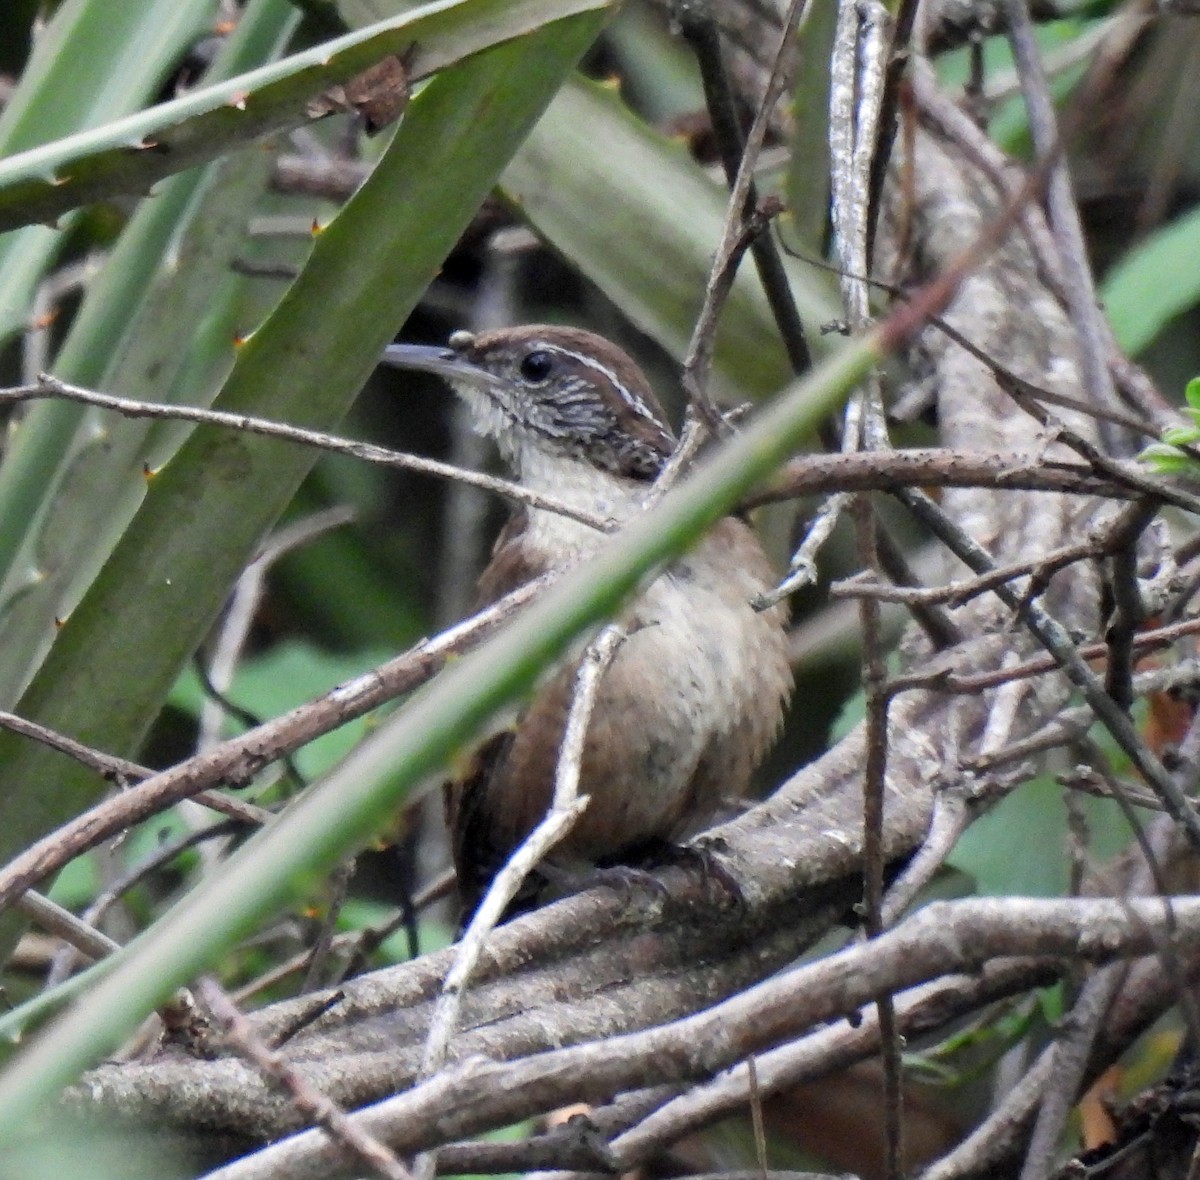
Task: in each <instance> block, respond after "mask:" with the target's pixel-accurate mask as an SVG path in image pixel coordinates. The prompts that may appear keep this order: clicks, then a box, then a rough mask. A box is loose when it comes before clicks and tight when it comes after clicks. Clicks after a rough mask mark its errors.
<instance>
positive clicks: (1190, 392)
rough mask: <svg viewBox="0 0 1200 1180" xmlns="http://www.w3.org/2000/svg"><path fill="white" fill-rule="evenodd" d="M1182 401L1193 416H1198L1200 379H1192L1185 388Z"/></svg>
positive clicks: (1199, 410) (1199, 409)
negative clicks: (1184, 401)
mask: <svg viewBox="0 0 1200 1180" xmlns="http://www.w3.org/2000/svg"><path fill="white" fill-rule="evenodd" d="M1183 396H1184V399H1185V400H1186V401H1187V404H1188V406H1189V407H1190V408H1191V411H1192V413H1193V414H1200V377H1193V378H1192V379H1191V380H1190V381H1189V382H1188V383H1187V385H1186V386H1185V388H1184V391H1183Z"/></svg>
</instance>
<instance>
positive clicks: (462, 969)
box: [421, 625, 625, 1077]
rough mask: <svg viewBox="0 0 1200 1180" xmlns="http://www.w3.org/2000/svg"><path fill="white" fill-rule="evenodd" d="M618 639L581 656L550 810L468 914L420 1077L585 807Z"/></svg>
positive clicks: (432, 1064)
mask: <svg viewBox="0 0 1200 1180" xmlns="http://www.w3.org/2000/svg"><path fill="white" fill-rule="evenodd" d="M624 638H625V633H624V632H623V631H622V630H621V629H620V628H619V627H617V626H615V625H610V626H608V627H605V628H604V630H603V631H601V632H600V634H599V635H598V636H597V637H596V638H595V639H594V640H592V642H591V643H590V644H589V645H588V647H587V650H586V651H585V652H584V656H583V659H582V661H581V662H580V665H579V670H578V672H577V673H576V676H575V688H574V693H573V696H572V699H571V708H570V711H569V713H568V714H567V723H566V728H565V729H564V731H563V739H562V745H561V746H560V748H559V755H558V766H557V769H556V771H555V776H554V795H553V798H552V799H551V802H550V808H549V810H548V811H547V812H546V814H545V816H544V817H543V818H542V819H541V820H540V821H539V823H538V825H537V827H535V828H534V829H533V831H532V832H530V833H529V835H528V836H526V837H525V839H524V841H523V842H522V843H521V845H520V847H518V848H517V850H516V851H515V852H514V853H513V854H512V856H510V857H509V858H508V862H507V863H506V864H505V865H504V867H503V868H502V869H501V870H500V872H499V873H497V874H496V876H495V878H493V880H492V883H491V884H490V885H489V886H488V891H487V893H486V894H485V895H484V898H483V901H482V902H481V903H480V904H479V907H478V908H477V909H476V911H475V913H474V914H473V915H472V916H471V921H470V923H469V925H468V926H467V929H466V932H465V933H464V934H463V936H462V940H461V941H460V943H459V946H458V951H457V954H456V956H455V960H454V965H453V967H451V968H450V970H449V972H448V973H447V974H446V981H445V983H444V984H443V985H442V994H441V996H440V997H439V999H438V1003H437V1007H436V1008H435V1010H434V1015H433V1019H432V1020H431V1022H430V1026H429V1035H428V1037H427V1039H426V1041H425V1052H424V1055H423V1058H422V1062H421V1075H422V1076H423V1077H430V1076H432V1075H433V1074H435V1073H436V1072H437V1071H438V1070H439V1069H441V1068H442V1066H443V1064H444V1063H445V1060H446V1052H447V1050H448V1048H449V1046H450V1038H451V1037H452V1036H453V1035H454V1030H455V1028H456V1027H457V1026H458V1018H459V1012H460V1010H461V1008H462V1002H463V1000H464V998H465V997H466V990H467V986H468V984H469V983H470V980H471V976H472V975H473V974H474V972H475V968H476V966H477V965H478V963H479V957H480V955H481V954H482V953H483V948H484V943H485V942H486V941H487V937H488V935H489V934H490V933H491V932H492V931H493V930H494V929H495V928H496V925H497V923H498V922H499V921H500V920H501V918H502V917H503V915H504V912H505V910H507V909H508V906H509V904H510V903H511V902H512V900H513V898H515V897H516V896H517V893H518V892H519V891H520V888H521V886H522V884H523V883H524V882H525V879H526V878H527V877H528V876H529V874H530V873H531V872H532V871H533V870H534V869H535V868H536V867H537V865H538V864H539V863H541V861H543V860H544V859H545V858H546V856H547V854H548V853H549V852H550V851H551V850H552V849H553V848H554V846H555V845H556V844H557V843H558V842H559V841H560V840H562V839H563V837H564V836H566V835H567V833H568V832H570V830H571V828H572V827H574V825H575V823H576V821H577V820H578V819H579V817H580V816H581V815H582V814H583V812H584V809H585V808H586V807H587V804H588V796H586V795H584V796H582V797H581V796H580V795H579V775H580V769H581V765H582V761H583V745H584V739H585V738H586V736H587V727H588V723H589V721H590V720H591V715H592V708H593V706H594V705H595V703H596V693H597V691H598V690H599V687H600V681H601V679H602V677H603V676H604V672H605V670H606V669H607V668H608V666H609V664H610V663H611V662H612V660H613V657H614V656H615V655H616V652H617V648H618V647H619V646H620V644H621V643H622V641H623V640H624Z"/></svg>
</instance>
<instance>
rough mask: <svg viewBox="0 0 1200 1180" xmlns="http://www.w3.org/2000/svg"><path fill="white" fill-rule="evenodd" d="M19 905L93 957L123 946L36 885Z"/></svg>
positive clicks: (33, 917) (42, 923) (22, 898)
mask: <svg viewBox="0 0 1200 1180" xmlns="http://www.w3.org/2000/svg"><path fill="white" fill-rule="evenodd" d="M17 908H18V909H19V910H20V911H21V912H22V913H23V914H24V915H25V916H26V917H27V918H31V919H33V921H34V922H36V923H37V924H38V925H39V926H41V927H42V929H43V930H48V931H49V932H50V933H51V934H57V935H58V937H59V938H61V939H63V941H64V942H66V943H68V944H69V945H70V946H73V947H74V948H75V949H76V950H77V951H79V952H80V953H81V954H84V955H86V956H87V957H88V958H89V959H92V960H93V961H95V960H97V959H104V958H107V957H108V956H109V955H111V954H112V953H113V952H114V951H119V950H120V949H121V944H120V943H119V942H115V941H114V940H113V939H111V938H109V937H108V935H107V934H103V933H101V931H99V930H97V929H96V928H95V926H92V925H90V924H89V923H87V922H84V921H82V920H81V919H79V918H77V917H76V916H75V915H74V914H73V913H71V911H70V910H66V909H63V907H62V906H60V905H59V904H58V903H57V902H54V901H51V900H50V899H49V898H48V897H43V896H42V895H41V894H40V893H37V892H35V891H34V890H32V889H30V890H29V891H28V892H26V893H24V894H22V895H21V898H20V900H19V901H18V902H17Z"/></svg>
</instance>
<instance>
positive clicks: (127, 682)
mask: <svg viewBox="0 0 1200 1180" xmlns="http://www.w3.org/2000/svg"><path fill="white" fill-rule="evenodd" d="M603 19H604V14H603V13H592V14H586V15H584V16H582V17H576V18H572V19H570V20H568V21H560V22H557V23H555V24H554V25H552V26H550V27H549V28H548V29H547V30H546V31H544V32H542V33H539V34H535V35H533V36H530V37H525V38H520V39H517V40H513V41H509V42H506V43H505V44H504V45H501V46H498V47H497V48H496V49H493V50H490V51H489V52H487V53H485V54H480V55H477V56H475V57H472V58H470V59H468V60H467V61H466V62H464V63H463V64H462V65H461V66H459V67H457V68H456V69H455V70H453V71H449V72H447V73H446V74H444V75H440V76H439V77H438V78H436V79H435V80H434V81H433V82H431V83H430V84H429V85H428V86H427V87H426V88H425V90H424V91H422V93H421V95H420V96H419V97H418V99H417V100H416V101H414V102H413V104H412V106H411V108H410V110H409V112H408V115H407V116H406V118H405V119H404V121H403V123H402V124H401V126H400V128H399V130H398V131H397V134H396V136H395V138H394V139H393V141H392V143H391V144H390V145H389V147H388V149H387V151H386V152H385V153H384V155H383V157H382V159H381V160H380V162H379V164H378V166H377V167H376V169H375V171H374V172H373V173H372V175H371V176H370V178H369V179H368V180H367V181H366V183H365V184H364V185H363V186H362V187H361V188H360V189H359V191H358V192H357V193H356V194H355V196H354V197H353V199H352V200H351V201H350V202H349V203H348V204H347V205H346V207H345V208H344V209H343V210H342V212H341V214H340V215H339V216H338V217H337V218H336V219H335V220H334V221H333V222H332V223H331V224H330V225H329V227H328V228H327V229H326V230H325V231H324V232H323V233H321V234H320V235H318V236H317V238H316V239H315V242H314V246H313V250H312V254H311V257H310V259H309V261H308V264H307V266H306V267H305V268H304V270H303V272H302V273H301V275H300V276H299V278H298V279H297V280H296V282H295V283H294V284H293V286H292V287H291V289H290V290H289V291H288V292H287V294H286V296H285V297H284V299H283V300H282V302H281V303H280V304H279V306H278V308H277V309H276V310H275V312H274V313H273V314H272V315H271V317H270V318H269V319H268V320H267V321H266V323H265V324H263V326H262V327H261V328H260V329H259V330H258V332H256V333H255V334H254V336H253V337H252V338H251V339H250V340H249V341H248V342H247V343H246V344H245V345H244V346H243V347H242V348H241V350H240V351H239V354H238V358H237V362H236V364H235V365H234V367H233V371H232V372H231V374H230V376H229V380H228V381H227V382H226V384H225V387H224V389H223V390H222V392H221V395H220V397H219V398H218V399H217V402H216V403H215V404H216V405H217V407H218V408H221V409H225V410H229V411H233V412H241V413H247V414H256V415H260V416H263V417H268V418H276V419H280V420H283V421H288V422H293V423H295V424H297V425H302V426H308V427H313V428H316V429H330V428H332V427H333V426H335V425H336V424H337V422H338V421H339V420H340V418H341V417H342V415H343V414H344V413H345V411H346V408H347V407H348V406H349V405H350V403H351V401H352V400H353V399H354V397H355V396H356V394H357V393H358V391H359V389H361V387H362V385H363V383H364V381H365V380H366V378H367V376H368V375H369V374H370V372H371V370H372V369H373V368H374V367H375V365H376V363H377V358H378V356H379V354H380V352H381V351H382V349H383V347H384V345H385V344H386V343H387V342H388V341H389V340H391V339H392V337H393V336H394V335H395V333H396V331H397V330H398V328H399V326H400V325H401V324H402V323H403V322H404V320H405V318H406V317H407V315H408V314H409V312H410V311H411V309H412V308H413V307H414V306H415V305H416V303H417V301H418V300H419V299H420V297H421V295H422V294H423V292H424V290H425V288H426V287H427V286H428V284H429V282H430V281H431V280H432V279H433V277H434V275H435V274H436V273H437V270H438V268H439V266H440V265H441V262H442V260H443V258H444V257H445V255H446V254H447V253H448V252H449V251H450V249H451V247H452V246H453V244H454V242H455V241H456V240H457V239H458V237H459V235H460V234H461V232H462V230H463V229H464V228H465V227H466V225H467V224H468V223H469V221H470V219H471V217H472V215H473V214H474V212H475V210H476V209H477V208H478V206H479V204H480V202H481V201H482V200H483V198H484V196H485V195H486V194H487V192H488V190H489V189H490V188H491V187H492V185H493V184H494V183H495V179H496V177H497V176H498V174H499V172H500V170H501V168H502V167H503V166H504V164H505V163H506V162H507V160H508V158H509V157H510V156H511V154H512V152H513V151H514V150H515V149H516V146H517V145H518V144H519V143H520V142H521V140H522V139H523V138H524V137H525V135H527V134H528V131H529V128H530V126H531V125H532V123H533V122H534V120H535V119H536V118H537V116H538V115H539V114H540V112H541V111H542V109H543V108H544V107H545V105H546V103H547V102H548V101H549V99H550V97H551V96H552V95H553V93H554V91H555V90H556V89H557V87H558V86H559V85H560V84H561V82H562V79H563V77H564V76H565V75H566V73H567V72H568V71H569V70H570V69H571V68H572V67H573V66H574V64H575V62H576V61H577V60H578V58H579V57H580V56H581V55H582V53H583V52H584V50H585V49H586V48H587V46H588V45H589V44H590V42H591V41H592V40H593V39H594V37H595V35H596V33H597V32H598V30H599V28H600V26H601V24H602V22H603ZM518 80H519V83H518ZM314 457H315V453H314V452H312V451H309V450H305V449H302V448H298V447H294V446H290V445H286V444H282V443H279V442H277V441H273V440H268V439H263V438H258V437H254V436H251V435H246V434H241V433H237V432H231V431H224V430H219V429H214V428H211V427H201V428H199V429H197V430H196V431H195V432H194V433H193V434H192V435H191V436H190V437H189V439H188V441H187V442H186V443H185V444H184V445H183V447H181V448H180V450H179V452H178V453H177V454H176V456H175V457H174V458H173V459H172V460H171V462H170V463H168V464H167V466H166V467H165V468H164V469H163V470H162V471H161V472H160V473H159V474H158V475H157V476H156V477H155V478H154V479H153V480H152V481H151V483H150V486H149V490H148V492H147V495H146V498H145V500H144V501H143V502H142V504H141V507H140V508H139V509H138V512H137V514H136V516H135V517H134V518H133V520H132V522H131V524H130V526H129V528H128V529H127V531H126V532H125V534H124V535H123V537H122V539H121V541H120V543H119V544H118V546H117V547H116V549H115V550H114V552H113V554H112V556H111V557H110V558H109V560H108V562H107V563H106V564H105V566H104V568H103V569H102V570H101V572H100V574H99V576H98V577H97V579H96V581H95V583H94V584H93V585H92V587H91V588H90V589H89V591H88V592H87V594H86V595H85V596H84V598H83V600H82V602H81V603H80V605H79V606H78V608H77V609H76V610H75V612H74V613H73V614H72V616H71V618H70V620H69V622H68V624H67V625H66V626H65V627H64V628H62V630H61V631H60V632H59V634H58V637H57V639H56V641H55V643H54V645H53V647H52V648H51V649H50V652H49V654H48V656H47V658H46V660H45V661H44V662H43V664H42V666H41V668H40V669H39V671H38V674H37V676H36V677H35V679H34V681H33V683H32V684H31V686H30V688H29V690H28V691H27V692H26V693H25V695H24V697H23V698H22V701H21V703H20V710H21V712H22V714H23V715H24V716H27V717H30V718H36V719H38V720H40V721H41V722H42V723H43V724H46V725H49V726H50V727H52V728H54V729H56V730H59V731H60V732H65V733H68V734H72V735H74V736H75V737H76V738H78V739H79V740H81V741H84V742H85V743H88V744H90V745H94V746H98V747H100V748H102V749H107V750H110V751H114V752H115V751H122V752H127V753H131V752H133V751H135V750H136V748H137V745H138V743H139V742H140V740H141V738H142V736H143V735H144V734H145V732H146V730H147V727H148V726H149V724H150V722H151V721H152V720H153V718H154V716H155V714H156V713H157V711H158V710H159V708H160V706H161V704H162V702H163V700H164V699H165V697H166V694H167V692H168V690H169V689H170V686H171V684H172V683H173V682H174V680H175V678H176V676H177V675H178V673H179V671H180V669H181V668H182V666H183V664H184V662H185V661H186V660H187V658H188V657H189V656H190V655H191V653H192V652H193V651H194V650H195V648H196V646H197V645H198V643H199V642H200V640H201V638H202V637H203V635H204V633H205V631H206V630H207V628H208V626H209V625H210V623H211V621H212V620H213V618H214V617H215V616H216V614H217V612H218V610H219V609H220V606H221V604H222V602H223V601H224V598H225V595H226V593H227V592H228V590H229V588H230V586H231V585H232V584H233V582H234V581H235V579H236V578H237V576H238V575H239V573H240V571H241V569H242V568H243V567H244V565H245V564H246V562H247V561H248V560H249V558H250V556H251V554H252V553H253V551H254V549H255V547H256V546H257V544H258V543H259V540H260V538H261V537H262V536H263V535H264V534H265V533H266V531H267V530H268V529H269V528H270V527H271V526H272V524H273V523H274V522H275V520H276V518H277V517H278V516H279V514H280V512H281V511H282V510H283V508H284V506H285V505H286V504H287V502H288V500H289V499H290V497H291V496H292V494H293V493H294V492H295V490H296V487H297V486H298V485H299V483H300V480H301V479H302V478H303V476H304V474H305V473H306V472H307V471H308V469H309V468H310V466H311V465H312V463H313V461H314ZM138 478H140V476H139V477H138ZM0 763H2V764H3V765H4V766H5V773H6V778H7V781H8V782H9V783H11V784H19V787H20V791H21V798H22V800H23V804H22V806H21V807H20V808H16V807H14V808H12V813H13V814H12V816H11V819H12V822H11V823H6V824H5V826H4V830H3V832H2V833H0V859H4V860H7V859H8V858H9V857H11V856H12V855H13V853H14V852H16V851H17V850H18V849H20V848H22V847H24V846H25V845H27V844H28V843H29V842H30V841H31V840H32V839H34V838H36V837H37V836H38V835H41V834H43V833H45V832H47V831H49V830H50V829H52V828H53V827H55V826H57V825H58V824H59V823H61V822H62V821H63V820H64V819H66V818H67V817H68V816H70V815H73V814H75V813H77V812H78V811H79V810H80V809H81V808H82V807H84V806H86V804H87V803H88V802H89V801H91V800H92V799H94V798H95V796H96V795H97V793H98V792H99V790H100V789H101V787H102V784H101V783H100V782H99V780H98V779H97V778H96V777H95V776H94V775H93V774H91V773H89V772H86V771H84V770H82V768H80V767H79V766H77V765H74V764H71V763H68V762H67V761H66V760H65V759H64V758H63V757H62V756H61V755H56V754H53V753H52V752H49V751H48V750H47V749H46V748H45V747H43V746H39V745H37V744H35V743H30V742H26V741H22V740H20V739H17V738H14V737H13V735H11V734H8V733H5V734H0ZM13 789H14V790H15V789H16V787H14V788H13ZM13 930H14V926H13V924H12V923H11V922H10V923H9V924H8V927H7V932H8V934H9V937H10V938H11V935H12V931H13Z"/></svg>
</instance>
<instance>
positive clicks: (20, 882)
mask: <svg viewBox="0 0 1200 1180" xmlns="http://www.w3.org/2000/svg"><path fill="white" fill-rule="evenodd" d="M548 584H549V579H548V578H539V579H536V580H535V581H533V582H529V583H526V584H525V585H524V586H522V587H520V588H519V589H518V590H514V591H513V592H512V593H511V594H508V595H506V596H505V597H504V598H502V599H501V600H500V601H499V602H497V603H495V604H494V605H493V606H491V607H488V608H487V609H486V610H483V611H480V612H479V613H478V614H477V615H475V616H473V617H472V618H470V619H467V620H466V621H465V622H463V623H460V624H459V625H458V626H456V627H452V628H450V629H449V630H447V631H444V632H442V634H441V635H439V636H438V637H437V638H436V639H432V640H429V641H427V642H424V643H420V644H418V645H417V646H416V647H414V648H412V649H411V650H410V651H407V652H405V653H404V654H403V655H400V656H397V657H396V658H395V659H393V660H389V661H388V662H387V663H386V664H384V665H382V666H381V667H379V668H376V669H375V670H374V671H372V672H369V673H367V674H366V675H364V676H360V677H358V678H356V679H355V680H352V681H349V682H348V683H346V684H341V685H338V687H337V688H335V689H333V690H332V691H330V692H328V693H326V694H325V695H324V696H322V697H318V698H317V699H316V700H315V701H310V702H308V703H307V704H305V705H301V706H299V707H298V708H296V709H293V710H292V711H291V712H290V713H285V714H284V715H283V716H282V717H277V718H275V719H273V720H271V721H268V722H266V723H265V724H263V725H261V726H259V727H258V728H257V729H253V730H250V731H249V732H247V733H244V734H242V735H240V736H239V737H236V738H232V739H230V740H229V741H226V742H222V743H221V744H220V745H219V746H216V747H214V748H213V749H212V750H210V751H208V752H207V753H204V754H198V755H195V756H194V757H192V758H189V759H187V760H186V761H184V762H181V763H179V764H178V765H176V766H173V767H171V768H170V769H169V770H164V771H160V772H158V773H157V774H153V775H151V776H150V777H149V778H147V779H146V780H145V781H144V782H141V783H139V784H138V785H137V786H136V787H131V788H130V789H129V790H127V791H123V792H122V793H121V794H119V795H117V796H115V797H114V798H112V799H108V800H106V801H105V802H103V803H101V804H98V805H97V806H96V807H93V808H91V809H89V810H88V811H85V812H84V813H83V814H82V815H80V816H77V817H76V818H75V819H73V820H71V821H70V822H68V823H66V824H64V825H63V826H62V827H60V828H58V829H57V830H56V831H55V832H52V833H51V834H50V835H48V836H46V837H44V838H43V839H41V840H39V841H37V842H36V843H34V844H32V845H31V846H30V847H29V848H27V849H26V850H25V851H24V852H23V853H21V855H20V856H17V857H15V858H14V859H13V860H11V861H10V862H9V863H8V864H7V865H6V866H5V867H4V868H3V869H0V909H3V908H5V907H6V906H9V905H11V904H12V902H13V900H14V899H15V898H16V897H17V896H18V895H19V894H20V893H21V892H23V891H24V890H25V889H27V888H28V887H29V886H30V885H32V884H34V883H35V882H37V881H40V880H41V879H42V878H43V877H44V876H46V875H47V874H49V873H52V872H54V871H56V870H57V869H59V868H61V867H62V866H63V865H64V864H66V863H67V862H68V861H69V860H72V859H73V858H74V857H76V856H78V855H79V854H80V853H81V852H86V851H87V850H88V849H89V848H94V847H96V845H97V844H99V843H101V842H102V841H104V840H106V839H108V838H109V837H110V836H115V835H116V834H117V833H118V832H121V831H124V830H125V829H126V828H127V827H129V826H130V825H131V824H135V823H138V822H139V821H141V820H143V819H146V818H148V817H149V816H151V815H154V814H156V813H157V812H159V811H161V810H162V809H163V808H164V807H168V806H170V805H171V804H173V803H176V802H178V801H179V800H180V799H186V798H190V797H193V796H195V795H196V794H197V792H199V791H201V790H203V789H205V788H206V787H208V786H209V785H210V784H211V783H214V782H221V781H226V782H235V783H243V782H247V781H249V780H250V779H251V778H253V776H254V775H255V774H257V773H258V771H259V770H261V769H262V768H263V767H264V766H266V765H268V764H269V763H271V762H273V761H275V760H276V759H278V758H280V757H282V756H283V755H284V754H285V753H287V752H290V751H291V750H295V749H298V748H299V747H300V746H302V745H303V744H304V743H305V742H308V741H311V740H312V739H313V738H315V737H317V736H319V735H320V734H323V733H328V732H329V731H330V730H333V729H336V728H337V727H338V726H339V725H344V724H345V723H346V722H347V721H350V720H352V719H354V718H355V717H361V716H363V714H365V713H369V712H370V711H371V710H372V709H375V708H378V706H379V705H381V704H384V703H385V702H387V701H389V700H392V699H394V698H395V697H397V696H400V695H402V694H403V693H406V692H410V691H411V690H412V689H414V688H416V687H417V686H418V685H420V684H423V683H424V682H425V681H427V680H429V679H430V678H431V677H432V676H433V675H434V674H435V673H437V672H438V671H439V670H440V669H441V668H442V666H443V665H444V664H445V662H446V659H447V658H448V657H449V656H451V655H453V654H455V653H458V652H462V651H465V650H467V649H468V648H470V647H473V646H474V645H475V644H477V643H479V642H481V641H482V640H483V639H484V638H486V636H488V635H490V634H491V633H492V632H493V631H494V630H495V629H496V628H497V627H498V626H499V625H500V624H501V623H502V622H503V621H504V620H505V619H507V618H508V617H509V616H510V615H512V614H513V612H514V611H516V610H518V609H519V608H520V607H522V606H524V605H525V604H526V603H527V602H529V601H530V600H531V599H533V598H534V597H535V596H536V595H537V594H538V593H539V592H540V591H541V590H543V589H545V587H546V586H547V585H548Z"/></svg>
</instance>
